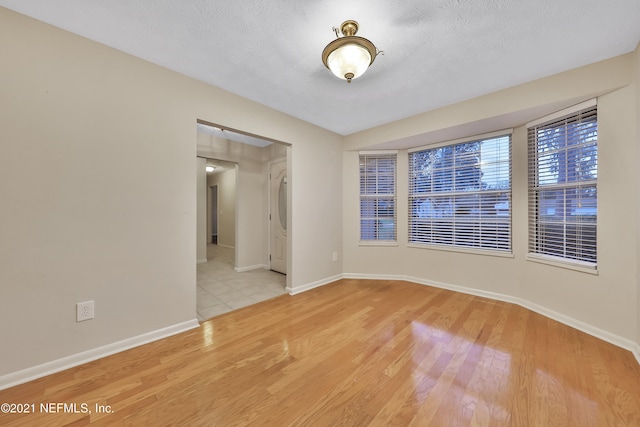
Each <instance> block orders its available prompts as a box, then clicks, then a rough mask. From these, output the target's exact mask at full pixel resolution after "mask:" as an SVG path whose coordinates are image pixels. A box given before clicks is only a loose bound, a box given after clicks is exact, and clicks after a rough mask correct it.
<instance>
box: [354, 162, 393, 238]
mask: <svg viewBox="0 0 640 427" xmlns="http://www.w3.org/2000/svg"><path fill="white" fill-rule="evenodd" d="M396 163H397V153H396V152H362V153H360V241H361V242H363V243H366V242H369V243H383V242H388V243H395V242H396V233H397V232H396V228H397V227H396Z"/></svg>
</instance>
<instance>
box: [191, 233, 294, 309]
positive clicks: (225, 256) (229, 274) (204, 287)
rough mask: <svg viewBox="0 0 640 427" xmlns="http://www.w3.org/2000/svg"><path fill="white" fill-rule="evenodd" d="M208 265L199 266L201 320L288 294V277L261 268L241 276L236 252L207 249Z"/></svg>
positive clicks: (219, 248) (198, 306)
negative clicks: (286, 290) (286, 289)
mask: <svg viewBox="0 0 640 427" xmlns="http://www.w3.org/2000/svg"><path fill="white" fill-rule="evenodd" d="M207 259H208V262H207V263H206V264H199V265H198V266H197V282H198V288H197V294H196V301H197V311H198V321H200V322H203V321H205V320H207V319H209V318H211V317H214V316H217V315H219V314H223V313H226V312H229V311H231V310H235V309H238V308H242V307H246V306H247V305H251V304H255V303H256V302H260V301H265V300H268V299H271V298H275V297H277V296H279V295H283V294H285V293H286V292H285V290H284V288H285V286H286V276H285V275H284V274H280V273H276V272H275V271H270V270H264V269H258V270H252V271H245V272H242V273H238V272H236V271H235V270H234V269H233V264H234V249H232V248H226V247H224V246H218V245H211V244H210V245H208V246H207Z"/></svg>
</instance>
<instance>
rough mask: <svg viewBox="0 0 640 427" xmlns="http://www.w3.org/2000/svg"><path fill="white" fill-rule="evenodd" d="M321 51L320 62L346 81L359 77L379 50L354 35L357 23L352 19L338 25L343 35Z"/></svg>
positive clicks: (356, 30) (367, 41)
mask: <svg viewBox="0 0 640 427" xmlns="http://www.w3.org/2000/svg"><path fill="white" fill-rule="evenodd" d="M334 30H335V32H336V37H338V38H337V39H336V40H334V41H332V42H331V43H329V44H328V45H327V46H326V47H325V48H324V50H323V51H322V62H323V63H324V65H325V67H327V68H328V69H329V70H331V72H332V73H333V74H334V75H335V76H336V77H338V78H341V79H344V80H346V81H347V83H351V80H353V79H356V78H358V77H360V76H361V75H362V74H364V72H365V71H367V68H369V65H371V64H373V61H374V60H375V59H376V56H377V55H378V53H379V51H378V49H377V48H376V47H375V45H374V44H373V43H371V42H370V41H369V40H367V39H365V38H363V37H358V36H356V33H357V32H358V23H357V22H356V21H353V20H349V21H344V22H343V23H342V25H340V32H341V33H342V35H343V37H339V36H338V31H337V30H336V29H335V28H334Z"/></svg>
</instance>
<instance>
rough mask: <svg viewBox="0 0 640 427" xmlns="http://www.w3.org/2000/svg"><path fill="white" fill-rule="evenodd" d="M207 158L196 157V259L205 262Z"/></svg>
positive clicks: (199, 262)
mask: <svg viewBox="0 0 640 427" xmlns="http://www.w3.org/2000/svg"><path fill="white" fill-rule="evenodd" d="M206 166H207V159H205V158H202V157H198V158H197V159H196V260H197V262H198V264H201V263H204V262H207V171H206V170H205V167H206Z"/></svg>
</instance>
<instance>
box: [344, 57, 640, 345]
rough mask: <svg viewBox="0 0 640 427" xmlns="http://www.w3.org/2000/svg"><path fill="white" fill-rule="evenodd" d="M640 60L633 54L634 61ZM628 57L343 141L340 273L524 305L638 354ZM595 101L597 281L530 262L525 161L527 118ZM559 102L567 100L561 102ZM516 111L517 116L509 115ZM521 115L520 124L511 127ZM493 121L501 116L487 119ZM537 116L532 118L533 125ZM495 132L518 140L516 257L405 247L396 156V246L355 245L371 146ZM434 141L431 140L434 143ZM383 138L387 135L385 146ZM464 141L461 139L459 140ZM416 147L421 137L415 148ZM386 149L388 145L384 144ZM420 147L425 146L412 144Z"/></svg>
mask: <svg viewBox="0 0 640 427" xmlns="http://www.w3.org/2000/svg"><path fill="white" fill-rule="evenodd" d="M636 55H637V53H636ZM631 59H632V55H626V56H623V57H618V58H614V59H612V60H610V61H605V62H603V63H598V64H593V65H590V66H587V67H583V68H580V69H577V70H574V71H570V72H566V73H562V74H560V75H556V76H552V77H549V78H546V79H541V80H538V81H535V82H532V83H528V84H526V85H522V86H518V87H515V88H512V89H508V90H504V91H501V92H499V93H494V94H491V95H488V96H485V97H480V98H476V99H473V100H470V101H468V102H463V103H460V104H456V105H453V106H450V107H447V108H443V109H442V110H437V111H433V112H429V113H424V114H421V115H420V116H418V117H414V118H410V119H407V120H404V121H402V123H399V122H395V123H391V124H389V125H388V126H382V127H380V128H377V129H376V130H373V131H366V132H362V133H360V134H355V135H351V136H349V137H347V138H346V145H347V147H349V148H351V149H354V151H345V153H344V165H343V166H344V177H345V182H344V187H343V188H344V199H343V204H344V224H343V229H344V251H345V261H344V271H345V274H347V275H353V276H370V277H372V276H373V277H376V276H377V277H389V276H392V277H409V278H413V279H415V280H417V281H420V282H423V283H436V284H438V285H439V286H453V287H456V286H457V287H462V288H467V290H468V291H470V292H473V293H479V294H483V295H489V296H495V297H499V298H503V299H507V300H511V301H516V302H520V303H523V304H525V305H527V306H529V307H532V308H535V309H537V310H539V311H542V312H544V313H546V314H548V315H552V316H553V317H556V318H558V319H561V320H563V321H567V322H568V323H571V324H574V325H577V326H580V327H582V328H583V329H586V330H589V331H591V332H593V333H595V334H597V335H600V336H602V337H605V338H607V339H609V340H611V341H615V342H617V343H620V344H622V345H624V346H625V347H627V348H632V349H633V348H637V347H636V346H637V344H636V343H637V337H638V331H637V329H638V307H639V305H638V292H637V287H638V266H637V262H638V239H637V224H638V219H637V211H638V206H637V200H638V199H637V198H636V197H633V196H631V197H630V195H634V196H635V195H636V194H637V193H638V190H637V183H638V172H637V167H635V163H636V159H637V141H638V137H637V132H638V126H637V122H638V116H637V112H636V105H637V97H638V94H637V90H636V89H635V88H634V87H633V85H629V84H630V83H631V76H632V73H631V64H632V62H631ZM596 93H599V94H602V95H601V96H600V97H599V98H598V102H599V105H598V122H599V123H598V124H599V152H598V159H599V177H598V210H599V215H598V249H599V250H598V275H592V274H587V273H584V272H578V271H574V270H569V269H565V268H559V267H555V266H550V265H545V264H540V263H535V262H531V261H527V260H526V259H525V258H526V255H527V170H526V167H527V166H526V165H527V152H526V129H525V127H524V126H523V125H524V123H525V122H524V121H522V119H524V118H525V116H527V115H530V112H534V111H537V112H538V113H539V114H540V115H542V113H543V112H545V111H546V112H547V113H549V112H551V111H547V110H551V109H552V107H554V106H556V107H559V106H562V105H563V104H568V103H571V102H575V101H576V100H582V99H586V98H588V97H590V96H592V95H593V94H596ZM562 97H565V98H566V100H564V99H563V98H562ZM509 109H511V110H512V111H509ZM519 112H525V113H526V114H523V115H522V117H521V122H520V123H518V122H517V121H514V117H516V116H518V114H514V113H519ZM488 114H495V115H497V117H490V116H488ZM533 118H534V117H529V118H528V120H529V119H533ZM479 121H485V123H489V122H490V123H493V124H494V126H495V127H494V129H485V130H494V131H495V130H500V129H503V128H506V127H508V126H515V128H514V133H513V181H512V190H513V204H512V206H513V257H512V258H504V257H494V256H483V255H475V254H466V253H456V252H446V251H441V250H431V249H417V248H408V247H406V242H407V206H406V202H403V200H405V201H406V200H407V199H406V197H407V185H408V177H407V175H408V174H407V153H406V150H401V151H400V153H399V157H398V162H399V163H398V186H399V188H398V221H399V223H398V232H399V245H398V246H397V247H364V246H362V247H361V246H359V245H358V239H359V237H358V233H359V224H358V215H359V206H358V152H357V151H355V149H366V148H367V144H371V145H372V146H380V144H383V143H384V142H385V141H384V139H382V138H388V139H389V140H390V139H392V138H394V137H397V138H406V137H408V136H410V135H417V134H419V133H420V132H426V133H427V135H426V136H425V139H429V138H432V136H433V133H434V132H435V133H436V134H438V135H444V134H455V133H456V132H457V131H458V130H459V129H460V128H465V122H469V123H471V122H473V123H475V124H477V123H478V122H479ZM430 133H431V134H430ZM381 135H384V136H383V137H381ZM456 136H463V135H456ZM418 140H419V138H416V141H418ZM383 145H384V144H383ZM416 145H420V144H416Z"/></svg>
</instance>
